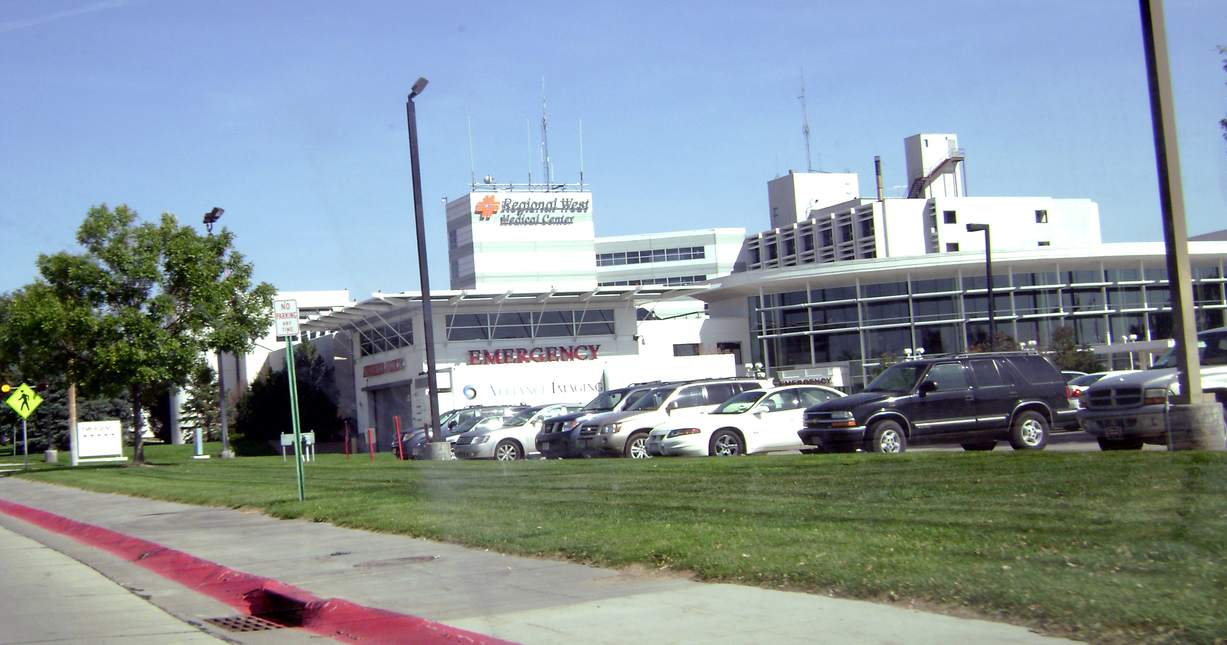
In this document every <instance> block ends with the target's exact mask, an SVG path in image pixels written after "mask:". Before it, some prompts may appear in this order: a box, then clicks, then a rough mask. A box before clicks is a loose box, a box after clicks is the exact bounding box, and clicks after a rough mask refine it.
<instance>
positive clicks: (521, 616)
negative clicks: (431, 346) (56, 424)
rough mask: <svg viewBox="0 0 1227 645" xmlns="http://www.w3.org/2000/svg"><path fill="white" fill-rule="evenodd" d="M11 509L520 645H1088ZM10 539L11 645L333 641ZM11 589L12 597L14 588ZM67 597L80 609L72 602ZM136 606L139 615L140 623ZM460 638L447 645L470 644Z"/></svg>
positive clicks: (275, 538) (87, 557) (552, 566)
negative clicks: (258, 625)
mask: <svg viewBox="0 0 1227 645" xmlns="http://www.w3.org/2000/svg"><path fill="white" fill-rule="evenodd" d="M0 500H5V501H7V502H11V503H13V504H19V505H22V506H24V507H29V508H33V509H39V510H41V511H45V512H47V513H51V514H54V515H56V516H60V517H63V518H68V519H69V520H72V521H73V522H70V523H68V525H70V526H73V525H75V524H73V523H84V524H86V525H91V526H94V527H102V528H104V529H109V530H110V531H113V532H118V533H119V534H122V535H124V536H132V537H135V538H140V540H143V541H149V542H153V543H157V544H159V545H162V546H165V547H167V548H168V549H173V550H176V551H179V552H182V553H183V554H190V556H195V558H199V559H201V560H206V561H208V562H211V563H217V564H218V565H221V566H222V567H224V568H226V569H225V570H227V571H230V570H232V572H231V573H230V574H226V575H223V576H222V578H226V577H227V576H229V577H231V578H232V577H234V576H235V575H242V574H238V573H234V572H242V573H246V574H251V575H252V576H261V577H263V578H267V579H269V580H272V581H277V582H279V583H282V584H284V585H290V586H292V587H293V588H296V589H299V590H302V591H303V592H305V593H309V594H313V595H314V596H316V597H319V598H324V599H343V600H344V601H348V602H349V603H354V604H355V605H356V606H359V607H365V608H372V609H373V610H386V611H387V612H395V614H399V615H406V616H413V617H418V618H422V619H425V620H426V621H433V622H432V623H431V624H432V625H435V624H437V625H439V626H442V627H441V628H447V629H453V628H454V629H457V630H467V632H472V633H475V634H478V635H485V636H489V637H492V638H494V639H500V640H503V641H508V642H513V643H521V644H523V645H554V644H558V645H562V644H568V645H569V644H575V643H580V644H611V645H612V644H625V643H661V644H683V643H696V644H698V643H702V644H726V643H727V644H734V643H764V642H771V643H833V644H843V643H848V644H851V643H857V644H863V643H870V644H874V643H881V644H897V643H908V644H909V645H925V644H933V645H952V644H957V643H987V642H991V643H1004V644H1032V643H1034V644H1037V645H1038V644H1055V643H1072V642H1075V641H1069V640H1065V639H1057V638H1047V637H1043V636H1040V635H1038V634H1035V633H1032V632H1030V631H1028V630H1027V629H1026V628H1023V627H1017V626H1013V625H1008V624H1004V623H999V622H991V621H987V620H978V619H964V618H956V617H953V616H948V615H942V614H935V613H928V612H924V611H919V610H916V609H911V608H908V607H906V606H900V605H888V604H877V603H870V602H860V601H853V600H843V599H836V598H829V597H826V596H821V595H816V594H806V593H794V592H788V591H776V590H769V589H760V588H756V587H745V586H737V585H727V584H704V583H698V582H694V581H691V580H688V579H686V578H684V577H680V576H676V575H668V574H663V573H661V572H657V571H652V570H642V569H632V570H626V571H618V570H611V569H600V568H595V567H588V566H583V565H578V564H572V563H568V562H562V561H555V560H538V559H531V558H520V557H511V556H505V555H501V554H497V553H491V552H488V551H483V550H475V549H466V548H463V547H458V546H454V545H449V544H441V543H435V542H429V541H425V540H418V539H413V538H409V537H403V536H396V535H385V534H378V533H369V532H365V531H357V530H352V529H346V528H340V527H336V526H332V525H329V524H323V523H310V522H304V521H284V520H277V519H273V518H270V517H266V516H263V515H259V514H254V513H245V512H240V511H234V510H229V509H221V508H205V507H196V506H187V505H183V504H173V503H169V502H160V501H153V500H147V499H138V498H131V497H124V496H119V495H107V494H100V493H91V492H86V491H80V490H76V489H70V488H64V487H59V486H51V485H47V484H39V483H34V482H29V481H26V480H22V479H16V478H13V477H3V478H0ZM0 529H4V530H0V554H3V555H2V556H0V557H2V559H3V561H4V564H3V566H2V567H0V575H3V579H4V580H5V583H4V584H3V585H0V624H2V625H5V626H6V628H5V629H4V630H0V631H2V632H3V635H0V645H8V644H12V643H34V642H40V643H41V642H46V641H54V642H107V641H106V640H104V638H113V639H116V642H118V641H119V640H123V642H128V643H143V642H158V643H198V642H213V639H224V640H226V641H228V642H232V643H252V644H253V645H263V644H270V645H271V644H273V643H298V642H307V641H308V640H310V641H311V642H321V636H319V635H317V634H310V633H307V632H306V631H304V630H302V629H275V630H268V631H260V632H231V631H228V630H227V629H226V628H224V627H222V626H219V625H217V624H215V623H214V622H209V619H213V620H215V621H216V620H217V619H226V618H229V619H232V620H234V621H238V619H240V618H242V617H243V615H244V614H245V613H247V612H245V611H243V610H242V609H237V610H236V609H235V608H234V607H233V606H232V604H231V605H228V604H226V603H223V602H220V601H218V600H216V599H215V598H210V597H208V596H207V595H205V594H204V593H202V592H199V591H200V589H201V588H202V587H197V588H195V589H193V588H191V587H188V586H183V585H182V584H179V583H177V582H172V581H171V580H168V579H166V578H164V577H162V576H160V575H158V574H155V573H154V572H152V571H150V570H148V569H146V568H142V567H141V566H138V565H137V564H134V563H133V562H130V561H127V560H125V559H123V558H120V557H116V556H114V555H112V554H111V553H108V552H105V551H103V550H101V549H99V548H95V546H90V545H86V544H81V543H79V542H77V541H75V540H74V539H72V538H70V537H67V536H66V535H64V534H61V533H57V532H55V531H49V530H45V529H43V528H39V527H38V526H35V525H32V524H30V523H28V522H27V521H23V520H21V519H17V518H16V517H14V516H13V515H11V514H9V515H6V514H4V513H0ZM78 535H83V533H80V532H78ZM86 541H87V542H88V541H89V540H88V539H87V540H86ZM142 548H144V549H145V550H148V549H147V547H142ZM144 555H145V554H144V553H142V555H141V556H140V557H144ZM138 559H139V558H138ZM172 577H173V576H172ZM10 579H12V580H14V581H15V582H14V583H13V584H10V583H9V580H10ZM64 598H70V599H71V602H72V603H75V604H73V605H71V606H70V605H69V604H67V603H68V601H61V600H60V599H64ZM76 603H79V605H78V604H76ZM133 603H136V604H137V605H141V606H142V607H141V609H140V611H139V613H138V610H136V609H133ZM78 607H79V608H78ZM51 608H54V611H53V612H52V611H50V609H51ZM388 616H393V615H392V614H388V615H387V616H385V613H384V612H378V611H376V615H375V618H372V620H385V621H386V620H389V618H388ZM388 624H393V623H388ZM394 624H397V625H399V624H403V623H394ZM9 625H20V628H19V629H18V628H14V629H9V628H8V627H7V626H9ZM49 629H50V630H53V631H47V630H49ZM40 630H42V631H40ZM54 630H58V631H54ZM385 631H388V635H387V636H386V637H384V638H383V640H380V639H379V638H366V639H365V642H368V643H379V642H387V643H420V642H426V641H423V640H420V639H417V637H415V636H413V635H412V634H409V632H407V631H398V630H396V629H392V630H390V631H389V630H385ZM460 633H461V636H459V637H453V636H448V638H447V639H445V640H446V642H453V640H452V639H453V638H454V639H455V640H457V641H459V640H464V639H465V637H464V636H463V632H460ZM81 634H86V635H88V636H87V637H84V638H82V637H81ZM141 639H147V640H141ZM337 640H340V641H342V642H357V641H356V640H353V639H351V640H346V639H345V638H337ZM479 641H480V639H478V641H476V642H479ZM431 642H444V641H443V640H438V641H431ZM470 642H475V641H473V640H471V641H470Z"/></svg>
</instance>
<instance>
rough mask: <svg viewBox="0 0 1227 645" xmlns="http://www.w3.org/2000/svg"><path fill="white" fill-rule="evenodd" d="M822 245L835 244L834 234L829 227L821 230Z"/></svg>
mask: <svg viewBox="0 0 1227 645" xmlns="http://www.w3.org/2000/svg"><path fill="white" fill-rule="evenodd" d="M822 245H823V246H834V245H835V236H834V235H833V234H832V233H831V229H829V228H827V229H823V230H822Z"/></svg>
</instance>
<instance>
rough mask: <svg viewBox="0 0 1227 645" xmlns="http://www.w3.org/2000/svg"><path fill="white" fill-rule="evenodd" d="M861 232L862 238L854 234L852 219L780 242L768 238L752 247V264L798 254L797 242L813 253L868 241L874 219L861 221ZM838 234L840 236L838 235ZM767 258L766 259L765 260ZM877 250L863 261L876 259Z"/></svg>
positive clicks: (869, 218) (863, 257) (803, 249)
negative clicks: (838, 245) (759, 245)
mask: <svg viewBox="0 0 1227 645" xmlns="http://www.w3.org/2000/svg"><path fill="white" fill-rule="evenodd" d="M860 225H861V231H860V238H857V237H856V236H855V235H854V234H853V230H854V229H853V222H852V220H851V219H845V220H842V221H840V222H839V223H838V225H829V226H824V227H822V228H821V229H819V230H817V231H815V232H813V233H798V234H797V235H796V237H795V238H793V237H787V236H781V237H780V238H779V239H778V242H777V241H776V240H775V239H772V238H766V239H764V240H763V241H762V243H761V247H750V264H761V263H762V262H763V261H764V260H766V261H767V262H771V261H773V260H778V259H780V258H782V257H783V258H787V257H789V256H792V255H796V253H797V240H800V241H801V250H802V251H803V252H808V251H813V250H814V248H815V247H817V248H821V249H826V248H830V247H834V246H836V244H837V238H838V243H839V244H846V243H852V242H856V241H858V239H859V240H868V239H870V238H872V237H873V234H874V228H873V218H872V217H865V218H864V219H862V220H860ZM837 234H838V235H837ZM764 256H765V258H764ZM876 256H877V253H876V250H874V249H870V250H867V251H866V253H864V254H862V255H861V256H859V257H861V258H862V259H865V258H873V257H876Z"/></svg>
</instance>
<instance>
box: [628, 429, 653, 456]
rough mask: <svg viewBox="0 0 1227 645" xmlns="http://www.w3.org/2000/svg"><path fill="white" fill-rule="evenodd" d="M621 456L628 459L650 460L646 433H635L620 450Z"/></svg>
mask: <svg viewBox="0 0 1227 645" xmlns="http://www.w3.org/2000/svg"><path fill="white" fill-rule="evenodd" d="M622 456H623V457H626V458H628V459H651V458H652V455H650V454H648V433H646V432H636V433H634V434H632V435H631V436H630V437H629V438H627V440H626V445H625V446H623V448H622Z"/></svg>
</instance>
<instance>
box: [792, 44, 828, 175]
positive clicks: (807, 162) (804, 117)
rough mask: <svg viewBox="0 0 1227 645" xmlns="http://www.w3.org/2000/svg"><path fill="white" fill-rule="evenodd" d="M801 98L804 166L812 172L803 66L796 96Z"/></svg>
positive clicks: (819, 154)
mask: <svg viewBox="0 0 1227 645" xmlns="http://www.w3.org/2000/svg"><path fill="white" fill-rule="evenodd" d="M797 98H798V99H801V119H802V124H803V125H802V126H801V134H804V135H805V168H806V170H807V171H808V172H814V164H813V162H812V161H810V153H809V109H808V107H807V106H806V105H805V68H804V67H802V68H801V95H800V96H798V97H797ZM818 172H822V153H821V152H820V153H818Z"/></svg>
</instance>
